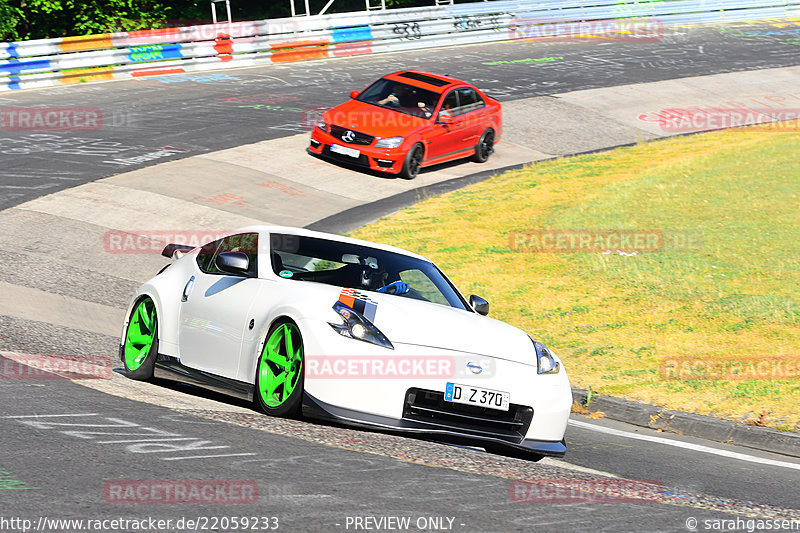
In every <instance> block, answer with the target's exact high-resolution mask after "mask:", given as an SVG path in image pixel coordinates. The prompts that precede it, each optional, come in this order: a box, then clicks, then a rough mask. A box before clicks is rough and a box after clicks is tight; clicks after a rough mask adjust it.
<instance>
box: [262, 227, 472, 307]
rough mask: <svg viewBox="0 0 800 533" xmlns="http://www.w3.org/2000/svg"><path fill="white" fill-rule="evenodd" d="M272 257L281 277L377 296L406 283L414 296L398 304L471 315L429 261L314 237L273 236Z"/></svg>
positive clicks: (457, 294)
mask: <svg viewBox="0 0 800 533" xmlns="http://www.w3.org/2000/svg"><path fill="white" fill-rule="evenodd" d="M271 253H272V254H275V255H277V256H278V257H279V258H280V261H275V260H273V269H276V272H275V273H276V274H279V272H278V271H277V268H280V269H282V270H283V271H286V270H288V271H289V272H291V276H288V275H287V272H284V273H283V276H281V277H289V278H291V279H294V280H299V281H311V282H316V283H325V284H328V285H336V286H339V287H347V288H351V289H359V290H365V291H377V290H378V289H380V288H382V287H385V286H386V285H389V284H390V283H393V282H395V281H404V282H406V283H408V285H409V289H410V290H409V291H408V292H407V293H405V294H402V295H398V297H399V298H413V299H416V300H423V301H428V302H433V303H437V304H441V305H448V306H451V307H455V308H458V309H468V307H467V304H466V302H465V301H464V299H463V298H462V297H461V295H460V294H459V293H458V291H456V289H455V288H454V287H453V286H452V285H451V284H450V282H449V281H447V278H445V277H444V275H443V274H442V273H441V272H440V271H439V269H438V268H436V265H434V264H433V263H431V262H429V261H425V260H422V259H417V258H415V257H409V256H407V255H403V254H398V253H394V252H388V251H385V250H380V249H377V248H371V247H369V246H363V245H359V244H350V243H345V242H339V241H331V240H327V239H318V238H315V237H303V236H296V235H281V234H274V235H272V238H271Z"/></svg>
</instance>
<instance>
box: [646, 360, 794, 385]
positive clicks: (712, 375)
mask: <svg viewBox="0 0 800 533" xmlns="http://www.w3.org/2000/svg"><path fill="white" fill-rule="evenodd" d="M661 377H662V378H663V379H666V380H732V381H751V380H762V379H765V380H775V381H782V380H797V379H798V378H800V357H767V358H759V359H742V358H736V357H724V358H714V359H708V358H707V359H702V358H698V357H667V358H665V359H663V360H662V361H661Z"/></svg>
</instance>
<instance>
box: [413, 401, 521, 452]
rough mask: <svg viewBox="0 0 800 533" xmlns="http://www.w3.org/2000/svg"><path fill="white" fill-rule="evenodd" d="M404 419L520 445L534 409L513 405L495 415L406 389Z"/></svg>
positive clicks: (495, 410) (495, 412)
mask: <svg viewBox="0 0 800 533" xmlns="http://www.w3.org/2000/svg"><path fill="white" fill-rule="evenodd" d="M403 418H405V419H408V420H414V421H415V422H422V423H424V424H429V425H430V426H431V429H434V428H439V429H452V430H454V431H458V432H459V433H469V434H472V435H476V436H483V437H493V438H497V439H503V440H506V441H509V442H514V443H519V442H522V440H523V439H524V438H525V434H526V433H527V432H528V427H529V426H530V425H531V420H532V419H533V409H532V408H530V407H527V406H524V405H517V404H513V403H512V404H511V405H510V406H509V410H508V411H498V410H497V409H488V408H486V407H478V406H476V405H463V404H459V403H453V402H445V401H444V394H443V393H441V392H436V391H429V390H424V389H408V391H407V392H406V403H405V407H404V408H403Z"/></svg>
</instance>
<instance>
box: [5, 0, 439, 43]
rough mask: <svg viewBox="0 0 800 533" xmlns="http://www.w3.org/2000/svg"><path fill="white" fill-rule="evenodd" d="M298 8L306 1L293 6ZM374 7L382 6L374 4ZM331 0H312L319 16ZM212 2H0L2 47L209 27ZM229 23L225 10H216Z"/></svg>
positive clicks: (405, 1)
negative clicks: (73, 37)
mask: <svg viewBox="0 0 800 533" xmlns="http://www.w3.org/2000/svg"><path fill="white" fill-rule="evenodd" d="M294 1H295V2H296V4H295V5H296V6H298V7H300V6H302V5H303V4H304V1H303V0H294ZM370 1H371V3H372V4H377V3H379V0H370ZM290 2H291V0H275V1H272V2H264V1H263V0H231V16H232V18H233V19H234V20H260V19H268V18H280V17H288V16H290V15H291V10H290ZM325 4H327V0H312V1H311V2H310V7H311V12H312V13H319V12H320V10H322V8H323V7H324V6H325ZM432 4H433V0H386V7H387V8H397V7H413V6H420V5H432ZM210 5H211V4H210V2H209V0H172V1H167V0H0V41H19V40H24V39H45V38H52V37H64V36H70V35H90V34H98V33H107V32H115V31H131V30H142V29H152V28H163V27H167V26H189V25H194V24H204V23H210V22H211V7H210ZM365 6H366V4H365V2H364V0H336V1H335V2H334V3H333V4H332V5H331V7H330V8H329V9H328V13H336V12H346V11H363V10H364V8H365ZM217 16H218V18H222V19H225V18H226V15H225V4H224V3H219V4H217Z"/></svg>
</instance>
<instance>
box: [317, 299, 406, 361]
mask: <svg viewBox="0 0 800 533" xmlns="http://www.w3.org/2000/svg"><path fill="white" fill-rule="evenodd" d="M333 310H334V311H336V312H337V313H339V316H340V317H342V320H344V324H334V323H332V322H328V324H330V326H331V327H332V328H333V329H335V330H336V332H337V333H338V334H339V335H342V336H343V337H350V338H351V339H357V340H360V341H364V342H370V343H372V344H377V345H378V346H383V347H384V348H389V349H390V350H394V346H393V345H392V343H391V342H389V339H387V338H386V335H384V334H383V333H381V330H379V329H378V328H376V327H375V325H374V324H373V323H372V322H370V321H369V320H367V319H366V318H364V317H363V316H361V314H360V313H358V312H356V311H353V310H352V309H350V308H349V307H347V306H346V305H344V304H343V303H342V302H336V303H335V304H333Z"/></svg>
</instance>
